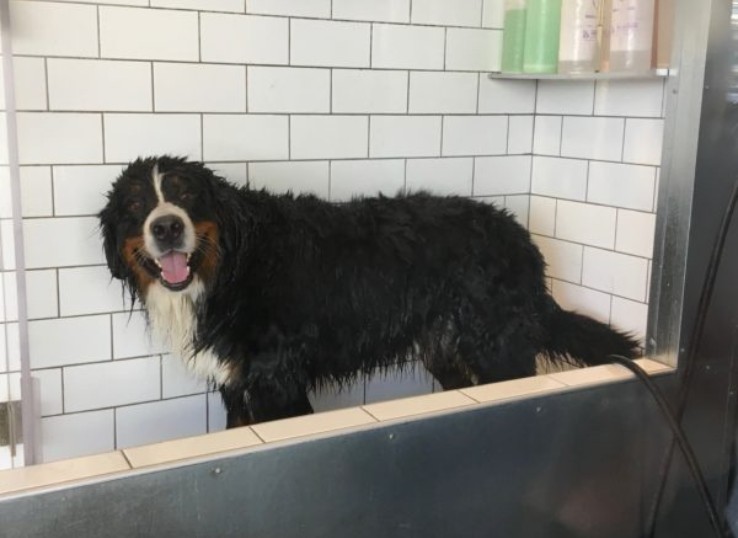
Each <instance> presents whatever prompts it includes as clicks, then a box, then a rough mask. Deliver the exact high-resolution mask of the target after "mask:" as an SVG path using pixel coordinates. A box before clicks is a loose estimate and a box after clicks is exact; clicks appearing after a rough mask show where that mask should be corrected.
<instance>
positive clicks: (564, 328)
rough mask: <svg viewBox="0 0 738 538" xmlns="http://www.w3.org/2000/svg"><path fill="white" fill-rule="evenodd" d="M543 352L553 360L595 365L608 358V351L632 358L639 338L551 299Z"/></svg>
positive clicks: (637, 353)
mask: <svg viewBox="0 0 738 538" xmlns="http://www.w3.org/2000/svg"><path fill="white" fill-rule="evenodd" d="M550 303H551V304H550V310H549V319H548V323H547V327H546V333H547V335H546V340H545V343H544V346H543V347H544V349H543V350H542V352H543V354H544V355H545V356H546V357H547V358H548V360H550V361H551V362H553V363H562V362H568V363H574V364H577V365H580V366H584V365H586V366H595V365H598V364H607V363H609V362H611V361H610V360H609V359H608V355H621V356H623V357H627V358H629V359H635V358H636V357H638V356H639V354H640V348H639V343H638V340H636V339H635V338H633V336H632V335H630V334H627V333H624V332H620V331H617V330H615V329H612V328H611V327H609V326H607V325H605V324H604V323H600V322H599V321H596V320H594V319H592V318H590V317H587V316H583V315H581V314H577V313H576V312H570V311H567V310H563V309H562V308H561V307H560V306H559V305H557V304H556V303H555V302H554V301H553V300H551V301H550Z"/></svg>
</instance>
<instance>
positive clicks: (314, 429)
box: [251, 407, 377, 443]
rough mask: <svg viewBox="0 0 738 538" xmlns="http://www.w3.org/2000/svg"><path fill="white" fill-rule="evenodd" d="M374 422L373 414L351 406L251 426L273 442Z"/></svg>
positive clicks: (267, 440)
mask: <svg viewBox="0 0 738 538" xmlns="http://www.w3.org/2000/svg"><path fill="white" fill-rule="evenodd" d="M376 422H377V420H376V419H375V418H374V417H373V416H371V415H370V414H369V413H367V412H366V411H364V410H363V409H361V408H360V407H351V408H348V409H339V410H338V411H328V412H326V413H316V414H314V415H304V416H301V417H295V418H286V419H283V420H275V421H273V422H263V423H261V424H256V425H254V426H251V428H252V429H253V430H254V431H255V432H256V434H257V435H258V436H259V437H261V438H262V439H263V440H264V441H265V442H267V443H273V442H275V441H284V440H287V439H294V438H297V437H305V436H307V435H315V434H319V433H326V432H333V431H336V430H343V429H346V428H355V427H357V426H365V425H367V424H373V423H376Z"/></svg>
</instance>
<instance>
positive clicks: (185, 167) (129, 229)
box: [99, 157, 222, 297]
mask: <svg viewBox="0 0 738 538" xmlns="http://www.w3.org/2000/svg"><path fill="white" fill-rule="evenodd" d="M219 182H220V183H222V180H220V179H219V178H216V177H215V175H214V174H213V173H212V172H211V171H210V170H209V169H207V168H206V167H204V166H203V165H202V164H201V163H198V162H188V161H187V160H186V159H181V158H174V157H149V158H145V159H138V160H136V161H135V162H133V163H131V164H130V165H128V167H126V168H125V169H124V170H123V172H122V173H121V175H120V176H119V177H118V179H117V180H116V181H115V183H114V184H113V187H112V189H111V190H110V192H108V203H107V205H106V206H105V208H104V209H103V210H102V211H101V212H100V214H99V218H100V227H101V230H102V236H103V248H104V250H105V256H106V259H107V263H108V268H109V269H110V272H111V274H112V275H113V276H114V277H115V278H119V279H122V280H124V281H126V282H127V283H128V285H129V286H130V287H131V290H132V291H133V292H134V294H136V295H138V296H142V297H145V295H146V291H147V290H148V288H149V286H151V285H153V284H159V285H161V286H162V287H163V288H164V289H165V290H168V291H170V292H173V293H176V292H181V291H183V290H186V289H187V288H188V287H189V286H190V285H191V284H192V283H193V282H200V283H203V284H206V283H207V282H208V281H209V280H210V279H212V278H213V275H214V272H215V270H216V268H217V265H218V252H219V247H218V245H219V226H218V224H217V223H218V219H217V210H218V207H217V205H218V204H217V203H216V201H215V191H216V189H217V186H218V184H219Z"/></svg>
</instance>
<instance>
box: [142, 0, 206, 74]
mask: <svg viewBox="0 0 738 538" xmlns="http://www.w3.org/2000/svg"><path fill="white" fill-rule="evenodd" d="M149 1H151V0H149ZM197 61H198V62H200V63H202V12H201V11H198V12H197Z"/></svg>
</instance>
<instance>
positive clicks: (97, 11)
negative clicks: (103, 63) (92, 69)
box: [95, 5, 102, 58]
mask: <svg viewBox="0 0 738 538" xmlns="http://www.w3.org/2000/svg"><path fill="white" fill-rule="evenodd" d="M95 16H96V20H95V24H96V25H97V57H98V58H102V42H101V39H100V6H99V5H97V6H95Z"/></svg>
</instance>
